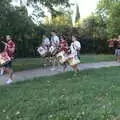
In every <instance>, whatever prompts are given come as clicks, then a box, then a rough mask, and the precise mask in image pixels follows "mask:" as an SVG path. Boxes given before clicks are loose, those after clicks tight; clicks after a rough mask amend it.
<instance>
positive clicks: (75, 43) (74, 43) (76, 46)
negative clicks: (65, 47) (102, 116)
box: [71, 35, 81, 60]
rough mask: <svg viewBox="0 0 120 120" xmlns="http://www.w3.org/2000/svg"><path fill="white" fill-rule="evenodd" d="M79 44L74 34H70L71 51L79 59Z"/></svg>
mask: <svg viewBox="0 0 120 120" xmlns="http://www.w3.org/2000/svg"><path fill="white" fill-rule="evenodd" d="M80 50H81V44H80V42H79V41H78V40H77V37H76V36H75V35H72V43H71V52H72V53H74V54H75V55H77V57H78V58H79V60H80Z"/></svg>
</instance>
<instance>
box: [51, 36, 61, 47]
mask: <svg viewBox="0 0 120 120" xmlns="http://www.w3.org/2000/svg"><path fill="white" fill-rule="evenodd" d="M59 42H60V41H59V37H58V36H52V37H51V44H52V46H54V47H56V46H59Z"/></svg>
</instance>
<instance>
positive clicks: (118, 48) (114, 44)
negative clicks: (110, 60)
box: [108, 36, 120, 62]
mask: <svg viewBox="0 0 120 120" xmlns="http://www.w3.org/2000/svg"><path fill="white" fill-rule="evenodd" d="M108 47H109V48H110V49H111V52H114V53H115V56H116V60H117V61H118V62H120V36H118V38H113V39H110V40H108Z"/></svg>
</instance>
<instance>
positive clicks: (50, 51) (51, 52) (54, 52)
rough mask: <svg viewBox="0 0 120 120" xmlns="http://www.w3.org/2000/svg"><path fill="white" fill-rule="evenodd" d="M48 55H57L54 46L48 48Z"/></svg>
mask: <svg viewBox="0 0 120 120" xmlns="http://www.w3.org/2000/svg"><path fill="white" fill-rule="evenodd" d="M49 53H50V54H51V55H56V53H57V48H56V47H54V46H50V48H49Z"/></svg>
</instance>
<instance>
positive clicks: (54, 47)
mask: <svg viewBox="0 0 120 120" xmlns="http://www.w3.org/2000/svg"><path fill="white" fill-rule="evenodd" d="M51 35H52V37H51V40H49V39H48V37H46V36H45V35H44V39H43V44H42V46H39V47H38V49H37V51H38V52H39V54H40V55H41V56H46V55H47V54H49V53H50V54H51V56H53V57H54V58H57V60H58V61H59V63H61V64H63V69H64V71H66V68H67V64H69V65H70V66H71V67H72V68H73V70H74V71H75V72H78V66H77V65H78V64H79V63H80V49H81V44H80V42H79V41H78V40H77V37H76V36H72V43H71V45H70V47H68V42H67V40H66V39H65V37H64V36H60V39H59V37H58V36H57V35H56V32H55V31H52V32H51ZM45 43H46V44H45Z"/></svg>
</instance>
